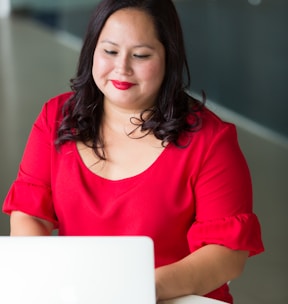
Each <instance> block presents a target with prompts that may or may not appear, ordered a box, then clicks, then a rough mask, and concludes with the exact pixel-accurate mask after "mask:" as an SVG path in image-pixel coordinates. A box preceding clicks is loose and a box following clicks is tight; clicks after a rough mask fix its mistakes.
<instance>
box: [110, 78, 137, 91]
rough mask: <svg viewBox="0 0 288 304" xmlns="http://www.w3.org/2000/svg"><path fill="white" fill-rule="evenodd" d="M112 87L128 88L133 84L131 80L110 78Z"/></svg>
mask: <svg viewBox="0 0 288 304" xmlns="http://www.w3.org/2000/svg"><path fill="white" fill-rule="evenodd" d="M112 83H113V85H114V87H115V88H116V89H118V90H128V89H130V88H131V87H133V86H134V85H135V84H134V83H131V82H122V81H118V80H112Z"/></svg>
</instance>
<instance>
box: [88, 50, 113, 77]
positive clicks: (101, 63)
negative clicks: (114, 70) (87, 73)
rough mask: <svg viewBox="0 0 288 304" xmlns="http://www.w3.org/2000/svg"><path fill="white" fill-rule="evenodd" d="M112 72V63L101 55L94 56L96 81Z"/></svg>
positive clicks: (93, 72)
mask: <svg viewBox="0 0 288 304" xmlns="http://www.w3.org/2000/svg"><path fill="white" fill-rule="evenodd" d="M110 70H111V63H110V62H109V61H107V60H105V59H104V58H103V57H101V56H99V55H97V54H96V55H94V58H93V67H92V74H93V77H94V80H96V79H100V78H101V77H103V76H105V75H106V74H107V73H109V71H110Z"/></svg>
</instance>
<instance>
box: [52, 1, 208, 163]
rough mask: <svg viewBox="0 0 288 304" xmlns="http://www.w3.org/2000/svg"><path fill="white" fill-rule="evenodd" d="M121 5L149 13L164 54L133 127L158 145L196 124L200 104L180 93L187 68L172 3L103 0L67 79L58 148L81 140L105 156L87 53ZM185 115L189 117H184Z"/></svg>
mask: <svg viewBox="0 0 288 304" xmlns="http://www.w3.org/2000/svg"><path fill="white" fill-rule="evenodd" d="M125 8H135V9H139V10H142V11H144V12H146V13H147V14H149V15H150V16H151V17H152V19H153V21H154V25H155V29H156V33H157V35H158V39H159V41H160V42H161V43H162V44H163V46H164V49H165V54H166V56H165V58H166V62H165V64H166V67H165V76H164V80H163V83H162V86H161V88H160V91H159V94H158V98H157V100H156V103H155V105H154V106H153V108H152V109H146V110H144V111H143V112H142V114H141V115H140V120H138V123H137V127H140V128H141V130H142V131H145V132H146V133H147V134H148V133H152V134H154V136H155V137H156V138H158V139H160V140H161V141H162V145H163V146H164V145H166V144H167V143H170V142H172V143H174V144H175V145H177V146H179V137H180V135H181V133H182V132H185V131H188V132H191V131H195V130H197V129H199V127H200V125H201V120H200V118H199V115H197V113H196V112H197V111H199V110H200V109H201V105H202V104H203V103H204V102H199V101H198V100H196V99H194V98H193V97H191V96H190V95H189V94H187V92H186V89H188V87H189V85H190V72H189V67H188V63H187V57H186V53H185V46H184V39H183V33H182V27H181V24H180V20H179V17H178V13H177V11H176V8H175V6H174V4H173V2H172V1H171V0H104V1H101V2H100V4H99V5H98V6H97V8H96V10H95V11H94V13H93V14H92V16H91V20H90V22H89V24H88V28H87V32H86V36H85V38H84V42H83V46H82V50H81V53H80V57H79V62H78V70H77V74H76V76H75V78H73V79H71V89H72V91H73V92H74V94H73V95H72V97H71V98H70V99H69V100H68V101H67V102H66V103H65V105H64V107H63V116H64V118H63V121H62V123H61V125H60V126H59V129H58V132H57V139H56V145H57V146H58V147H59V146H60V145H62V144H63V143H65V142H67V141H81V142H84V143H85V144H87V145H88V143H89V145H90V143H92V144H91V148H93V150H94V151H95V153H96V155H97V156H98V157H99V158H100V159H105V153H104V140H103V138H102V137H101V120H102V114H103V94H102V92H101V91H100V90H99V88H98V87H97V86H96V84H95V82H94V79H93V76H92V65H93V55H94V51H95V47H96V44H97V41H98V38H99V36H100V33H101V31H102V28H103V26H104V24H105V22H106V20H107V19H108V18H109V17H110V16H111V15H112V14H113V13H115V12H116V11H118V10H120V9H125ZM203 99H205V95H204V93H203ZM204 101H205V100H204ZM147 113H148V114H149V115H147ZM144 114H145V115H144ZM188 114H190V115H192V116H193V117H194V119H192V120H191V119H189V120H187V116H188ZM147 116H148V118H147ZM144 117H146V118H145V119H144Z"/></svg>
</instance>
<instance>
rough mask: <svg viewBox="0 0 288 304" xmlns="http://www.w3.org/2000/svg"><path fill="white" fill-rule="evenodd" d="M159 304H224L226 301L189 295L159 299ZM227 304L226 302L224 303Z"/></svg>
mask: <svg viewBox="0 0 288 304" xmlns="http://www.w3.org/2000/svg"><path fill="white" fill-rule="evenodd" d="M160 303H161V304H221V303H222V304H225V303H226V302H222V301H218V300H213V299H210V298H206V297H201V296H196V295H191V296H185V297H180V298H175V299H171V300H166V301H161V302H160ZM226 304H227V303H226Z"/></svg>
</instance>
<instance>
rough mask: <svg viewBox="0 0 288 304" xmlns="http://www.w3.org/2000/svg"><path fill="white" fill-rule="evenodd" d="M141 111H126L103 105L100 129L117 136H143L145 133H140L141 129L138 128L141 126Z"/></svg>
mask: <svg viewBox="0 0 288 304" xmlns="http://www.w3.org/2000/svg"><path fill="white" fill-rule="evenodd" d="M141 111H142V110H134V111H132V110H127V109H123V108H118V107H114V106H111V105H107V104H105V103H104V114H103V120H102V128H104V129H105V128H108V129H109V130H111V131H113V132H115V133H118V134H119V135H124V134H125V136H127V135H129V136H131V137H134V136H135V137H139V136H143V135H144V134H145V133H146V132H145V133H143V132H141V128H140V127H138V126H140V125H141V124H142V121H141V120H140V115H141ZM137 127H138V128H137Z"/></svg>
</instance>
